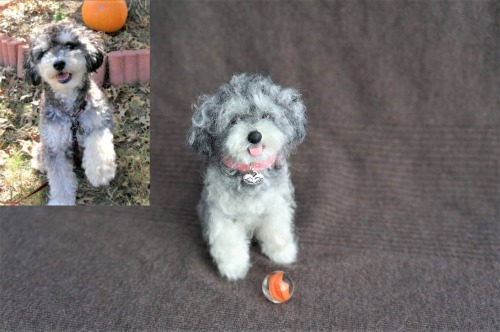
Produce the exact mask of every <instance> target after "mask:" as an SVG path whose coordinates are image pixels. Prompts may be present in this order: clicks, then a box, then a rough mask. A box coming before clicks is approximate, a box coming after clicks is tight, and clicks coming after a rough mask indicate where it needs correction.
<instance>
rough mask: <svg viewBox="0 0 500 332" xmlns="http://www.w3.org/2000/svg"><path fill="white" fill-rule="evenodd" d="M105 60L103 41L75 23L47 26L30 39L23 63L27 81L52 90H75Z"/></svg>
mask: <svg viewBox="0 0 500 332" xmlns="http://www.w3.org/2000/svg"><path fill="white" fill-rule="evenodd" d="M103 59H104V46H103V42H102V39H101V37H100V36H99V35H98V34H96V33H94V32H92V31H90V30H88V29H87V28H85V27H83V26H80V25H77V24H75V23H70V22H64V23H55V24H50V25H46V26H44V27H42V28H41V31H40V33H38V34H36V35H35V36H33V37H32V38H31V42H30V49H29V51H28V54H27V56H26V58H25V62H24V70H25V72H24V76H25V79H26V81H28V82H30V83H31V84H34V85H37V84H40V82H41V81H42V80H43V81H45V82H47V83H48V84H49V85H50V86H51V87H52V89H53V90H55V91H64V90H69V89H74V88H76V87H78V86H80V84H81V83H82V80H83V78H84V77H85V75H86V74H88V73H90V72H93V71H96V70H97V68H99V67H100V66H101V64H102V62H103Z"/></svg>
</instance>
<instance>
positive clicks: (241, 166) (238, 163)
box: [188, 74, 306, 280]
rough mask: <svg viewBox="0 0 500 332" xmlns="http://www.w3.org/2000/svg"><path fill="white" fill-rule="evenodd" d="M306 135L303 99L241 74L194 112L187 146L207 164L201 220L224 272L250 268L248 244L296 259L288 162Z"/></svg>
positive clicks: (232, 275)
mask: <svg viewBox="0 0 500 332" xmlns="http://www.w3.org/2000/svg"><path fill="white" fill-rule="evenodd" d="M305 135H306V117H305V106H304V104H303V102H302V99H301V96H300V94H299V93H298V92H297V91H296V90H294V89H290V88H286V89H284V88H281V87H280V86H278V85H276V84H274V83H273V82H272V81H271V79H270V78H266V77H262V76H259V75H247V74H240V75H235V76H233V78H232V79H231V81H230V82H229V83H228V84H224V85H222V86H221V87H220V89H219V90H218V91H217V92H216V93H215V94H213V95H202V96H201V97H200V98H199V101H198V103H197V105H194V115H193V118H192V127H191V129H190V132H189V137H188V142H189V144H190V146H191V147H192V149H193V150H194V151H195V152H197V153H198V155H199V156H200V157H201V158H202V159H203V161H204V162H205V164H206V167H207V168H206V171H205V172H204V188H203V192H202V197H201V200H200V203H199V204H198V213H199V215H200V218H201V219H202V221H203V226H204V235H205V238H206V240H207V242H208V244H209V247H210V253H211V255H212V257H213V258H214V260H215V262H216V264H217V266H218V269H219V272H220V273H221V275H222V276H225V277H227V278H228V279H229V280H236V279H240V278H243V277H245V275H246V274H247V272H248V269H249V268H250V241H251V240H252V238H253V237H255V238H256V239H257V240H258V241H259V242H260V245H261V248H262V252H263V253H264V254H265V255H267V256H268V257H269V258H270V259H271V260H272V261H274V262H275V263H278V264H289V263H292V262H294V261H295V259H296V256H297V243H296V239H295V236H294V227H293V215H294V210H295V206H296V205H295V200H294V188H293V185H292V182H291V181H290V174H289V170H288V164H287V157H288V156H289V155H290V153H291V152H292V151H293V150H294V148H295V147H297V145H298V144H299V143H301V142H302V141H303V139H304V137H305Z"/></svg>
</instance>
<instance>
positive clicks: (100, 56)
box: [85, 33, 104, 73]
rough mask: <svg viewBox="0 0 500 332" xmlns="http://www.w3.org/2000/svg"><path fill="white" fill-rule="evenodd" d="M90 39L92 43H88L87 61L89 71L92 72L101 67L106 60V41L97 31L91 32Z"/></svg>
mask: <svg viewBox="0 0 500 332" xmlns="http://www.w3.org/2000/svg"><path fill="white" fill-rule="evenodd" d="M89 41H90V44H89V45H86V46H87V47H86V48H87V55H85V60H86V62H87V71H88V72H90V73H91V72H95V71H96V70H97V69H99V67H101V65H102V62H103V61H104V43H103V41H102V38H101V37H100V36H99V35H98V34H96V33H91V34H90V37H89Z"/></svg>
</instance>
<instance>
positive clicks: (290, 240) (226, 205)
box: [198, 167, 297, 280]
mask: <svg viewBox="0 0 500 332" xmlns="http://www.w3.org/2000/svg"><path fill="white" fill-rule="evenodd" d="M283 172H284V174H283V178H284V181H280V182H279V183H278V185H277V186H272V187H271V186H268V184H266V183H263V184H261V185H262V186H266V187H267V189H265V190H260V191H259V192H258V194H256V195H252V196H251V197H247V196H242V195H238V194H235V193H234V192H233V191H237V190H238V189H236V188H234V190H228V188H227V187H226V186H225V185H224V181H223V179H221V177H224V176H226V175H225V174H222V173H221V172H220V171H219V170H218V169H217V168H215V167H209V168H208V170H207V174H206V180H205V186H204V188H203V193H202V200H201V201H200V204H199V206H198V213H199V214H200V215H201V216H202V219H203V220H204V223H205V236H206V238H207V240H208V243H209V245H210V254H211V255H212V257H213V258H214V260H215V262H216V263H217V266H218V267H219V271H220V273H221V274H222V275H223V276H225V277H227V278H228V279H229V280H236V279H240V278H243V277H244V276H245V275H246V274H247V272H248V269H249V268H250V266H251V264H250V241H251V240H252V238H253V237H254V236H255V238H256V239H257V240H258V241H259V243H260V245H261V248H262V252H263V253H264V254H265V255H267V256H268V257H269V258H270V259H271V260H272V261H274V262H275V263H278V264H290V263H293V262H294V261H295V259H296V256H297V244H296V241H295V238H294V235H293V211H294V209H295V202H294V201H293V186H292V183H291V182H290V181H289V180H288V170H283ZM264 181H266V180H264ZM207 207H208V208H207Z"/></svg>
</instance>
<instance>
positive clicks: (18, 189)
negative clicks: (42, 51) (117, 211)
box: [0, 0, 150, 205]
mask: <svg viewBox="0 0 500 332" xmlns="http://www.w3.org/2000/svg"><path fill="white" fill-rule="evenodd" d="M81 4H82V2H81V1H52V0H45V1H38V0H22V1H21V0H13V1H12V2H11V3H10V4H9V6H8V7H7V8H6V9H4V10H2V11H0V32H2V33H4V34H7V35H9V36H12V37H15V38H17V39H19V40H22V41H28V40H29V36H30V34H33V33H35V34H36V31H37V30H38V29H39V28H40V27H41V26H43V25H45V24H47V23H52V22H58V21H64V20H73V21H76V22H78V23H81V24H83V20H82V17H81V10H80V9H81ZM129 9H130V10H129V17H128V19H127V23H126V24H125V27H124V28H122V29H121V30H120V31H118V32H116V33H113V34H106V33H103V32H98V33H100V34H101V35H102V37H103V39H104V42H105V50H106V52H111V51H115V50H125V49H145V48H149V47H150V43H149V15H147V12H146V9H149V1H144V0H142V1H139V0H136V1H135V2H134V7H131V8H129ZM103 91H104V93H105V95H106V96H107V97H108V99H109V102H110V104H111V105H112V107H113V108H114V120H115V132H114V135H115V140H114V143H115V149H116V153H117V164H118V169H117V176H116V178H115V179H114V180H113V181H112V182H111V184H110V185H109V186H108V187H104V188H93V187H92V186H91V185H90V184H89V183H88V182H87V180H86V179H85V175H84V174H83V171H82V170H80V169H76V173H77V176H78V181H79V188H78V192H77V204H79V205H149V194H150V189H149V183H150V162H149V137H150V135H149V128H150V120H149V115H150V102H149V96H150V86H149V84H135V85H123V86H120V87H111V86H110V85H109V79H108V78H106V80H105V82H104V85H103ZM39 98H40V88H35V87H32V86H29V85H28V84H27V83H25V82H24V81H23V80H21V79H18V78H17V76H16V74H15V71H14V69H13V68H6V67H0V202H11V201H13V200H17V199H19V198H21V197H23V196H25V195H26V194H28V193H30V192H31V191H32V190H33V189H35V188H36V187H37V186H38V185H39V184H41V183H43V182H45V181H46V177H45V175H44V174H42V173H39V172H37V171H35V170H33V169H31V167H30V163H31V149H32V147H33V145H34V144H35V142H37V141H39V134H38V127H37V125H38V114H39ZM47 194H48V189H45V190H43V191H41V192H40V193H37V194H35V195H33V196H32V197H30V198H29V199H27V200H25V201H23V202H22V205H44V204H46V202H47ZM0 204H1V203H0Z"/></svg>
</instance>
